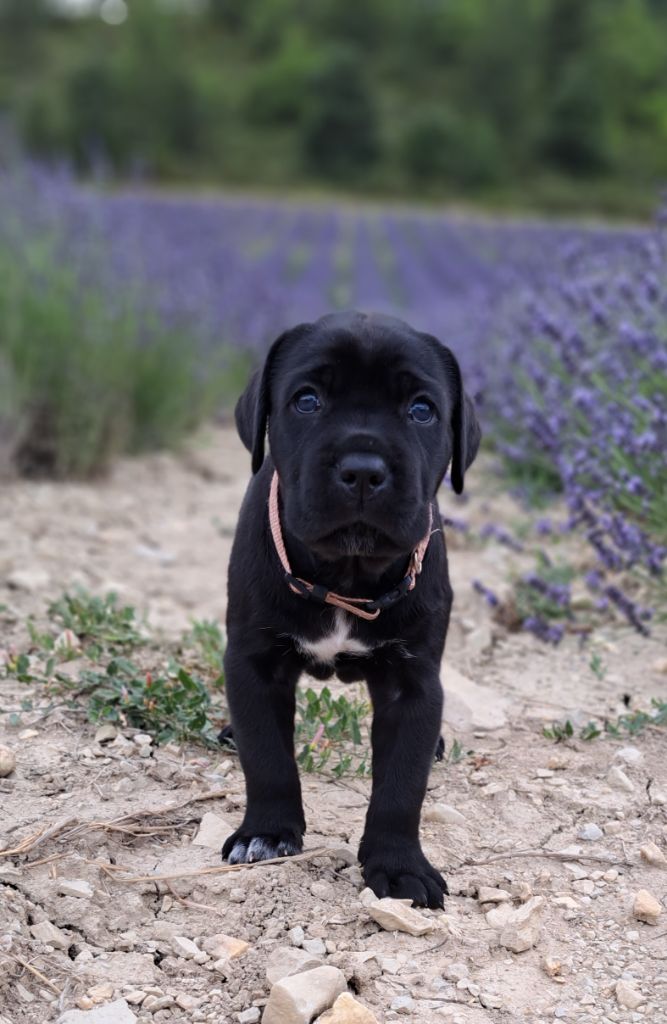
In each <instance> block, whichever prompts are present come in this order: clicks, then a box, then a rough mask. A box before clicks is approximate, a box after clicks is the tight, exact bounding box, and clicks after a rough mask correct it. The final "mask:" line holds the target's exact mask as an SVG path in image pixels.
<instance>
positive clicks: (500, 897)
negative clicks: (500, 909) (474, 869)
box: [477, 885, 512, 903]
mask: <svg viewBox="0 0 667 1024" xmlns="http://www.w3.org/2000/svg"><path fill="white" fill-rule="evenodd" d="M511 898H512V897H511V896H510V894H509V893H508V892H507V891H506V890H505V889H494V888H493V887H492V886H490V885H480V887H479V889H478V891H477V899H478V901H479V902H480V903H507V902H508V901H509V900H510V899H511Z"/></svg>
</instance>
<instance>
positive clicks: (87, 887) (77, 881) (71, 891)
mask: <svg viewBox="0 0 667 1024" xmlns="http://www.w3.org/2000/svg"><path fill="white" fill-rule="evenodd" d="M58 892H59V893H60V895H61V896H75V897H76V898H77V899H85V900H89V899H90V898H91V896H92V895H93V887H92V885H91V884H90V882H87V881H86V880H85V878H61V879H59V880H58Z"/></svg>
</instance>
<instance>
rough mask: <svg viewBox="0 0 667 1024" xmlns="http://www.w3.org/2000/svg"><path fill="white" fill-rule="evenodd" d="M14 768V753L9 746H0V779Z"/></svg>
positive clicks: (9, 773)
mask: <svg viewBox="0 0 667 1024" xmlns="http://www.w3.org/2000/svg"><path fill="white" fill-rule="evenodd" d="M15 768H16V755H15V754H14V751H13V750H10V748H9V747H5V746H0V779H4V778H6V777H7V775H11V774H12V772H13V771H14V769H15Z"/></svg>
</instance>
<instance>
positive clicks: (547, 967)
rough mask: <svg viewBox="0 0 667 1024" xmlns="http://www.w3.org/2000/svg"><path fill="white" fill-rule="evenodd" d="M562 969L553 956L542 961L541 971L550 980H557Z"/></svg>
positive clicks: (558, 961)
mask: <svg viewBox="0 0 667 1024" xmlns="http://www.w3.org/2000/svg"><path fill="white" fill-rule="evenodd" d="M562 969H563V965H562V963H561V962H560V960H557V959H556V957H553V956H545V958H544V960H543V961H542V970H543V971H544V973H545V974H547V975H548V976H549V977H550V978H557V977H558V975H559V974H560V973H561V971H562Z"/></svg>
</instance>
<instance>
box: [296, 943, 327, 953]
mask: <svg viewBox="0 0 667 1024" xmlns="http://www.w3.org/2000/svg"><path fill="white" fill-rule="evenodd" d="M302 945H303V948H304V949H305V951H306V953H310V954H311V955H312V956H324V954H325V953H326V951H327V947H326V946H325V945H324V942H323V940H322V939H304V940H303V944H302Z"/></svg>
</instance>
